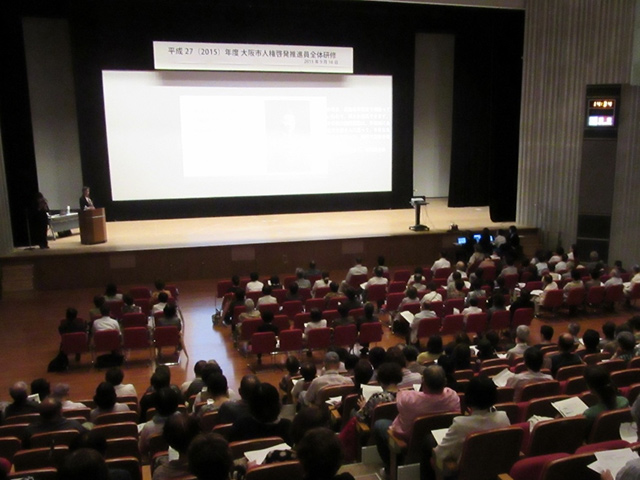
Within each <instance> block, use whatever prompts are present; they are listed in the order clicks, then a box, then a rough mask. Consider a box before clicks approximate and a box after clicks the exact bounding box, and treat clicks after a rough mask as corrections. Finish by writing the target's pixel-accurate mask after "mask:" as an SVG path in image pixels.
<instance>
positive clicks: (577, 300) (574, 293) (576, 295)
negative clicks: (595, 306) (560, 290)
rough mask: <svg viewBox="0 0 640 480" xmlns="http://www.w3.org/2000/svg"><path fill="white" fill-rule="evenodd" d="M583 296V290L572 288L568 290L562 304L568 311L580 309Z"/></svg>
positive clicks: (584, 293)
mask: <svg viewBox="0 0 640 480" xmlns="http://www.w3.org/2000/svg"><path fill="white" fill-rule="evenodd" d="M585 295H586V291H585V289H584V288H581V287H580V288H572V289H570V290H569V293H568V294H567V299H566V300H565V302H564V304H565V305H566V306H567V307H568V308H570V309H571V308H577V307H581V306H582V305H583V304H584V298H585Z"/></svg>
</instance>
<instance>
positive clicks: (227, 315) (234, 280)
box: [217, 275, 245, 322]
mask: <svg viewBox="0 0 640 480" xmlns="http://www.w3.org/2000/svg"><path fill="white" fill-rule="evenodd" d="M238 292H242V302H243V303H244V295H245V290H244V288H243V287H241V286H240V277H239V276H238V275H233V276H232V277H231V286H230V287H229V288H228V289H227V291H226V292H217V295H219V296H221V297H223V300H222V309H221V310H220V316H221V317H222V318H223V319H224V320H225V322H230V321H231V315H232V314H233V308H232V307H231V304H232V303H233V302H234V301H235V300H236V294H237V293H238ZM227 293H231V294H233V296H232V297H231V298H224V297H225V295H226V294H227Z"/></svg>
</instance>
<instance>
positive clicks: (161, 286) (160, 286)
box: [150, 280, 239, 305]
mask: <svg viewBox="0 0 640 480" xmlns="http://www.w3.org/2000/svg"><path fill="white" fill-rule="evenodd" d="M238 282H239V280H238ZM153 284H154V286H155V287H156V289H155V291H154V292H153V293H152V294H151V301H150V303H151V305H154V304H156V303H158V302H159V301H160V299H159V298H158V296H159V295H160V294H161V293H162V292H164V293H166V294H167V297H169V298H171V296H172V295H171V290H167V287H166V285H165V283H164V282H163V281H162V280H156V281H155V282H153Z"/></svg>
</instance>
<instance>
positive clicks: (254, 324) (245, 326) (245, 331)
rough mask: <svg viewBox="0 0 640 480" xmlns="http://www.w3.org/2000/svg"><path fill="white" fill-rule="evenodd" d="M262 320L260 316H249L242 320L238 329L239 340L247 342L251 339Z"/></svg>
mask: <svg viewBox="0 0 640 480" xmlns="http://www.w3.org/2000/svg"><path fill="white" fill-rule="evenodd" d="M263 323H264V322H263V321H262V319H261V318H255V319H253V318H251V319H248V320H245V321H243V322H242V327H241V329H240V331H241V332H240V333H241V334H240V340H242V341H244V342H248V341H249V340H251V336H252V335H253V334H254V333H256V332H257V331H258V327H259V326H260V325H262V324H263Z"/></svg>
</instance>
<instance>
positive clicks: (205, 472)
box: [187, 433, 233, 480]
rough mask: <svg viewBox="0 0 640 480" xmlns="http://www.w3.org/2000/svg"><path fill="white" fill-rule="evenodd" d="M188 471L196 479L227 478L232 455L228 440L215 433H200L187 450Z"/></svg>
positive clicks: (225, 479) (231, 464)
mask: <svg viewBox="0 0 640 480" xmlns="http://www.w3.org/2000/svg"><path fill="white" fill-rule="evenodd" d="M187 455H188V457H187V458H188V459H189V472H190V473H191V474H193V475H195V476H196V478H197V479H198V480H229V478H230V474H231V471H232V469H233V457H232V456H231V450H230V449H229V442H227V441H226V440H225V438H224V437H223V436H222V435H218V434H217V433H201V434H200V435H198V436H197V437H196V438H194V439H193V441H192V442H191V445H189V450H188V454H187Z"/></svg>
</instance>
